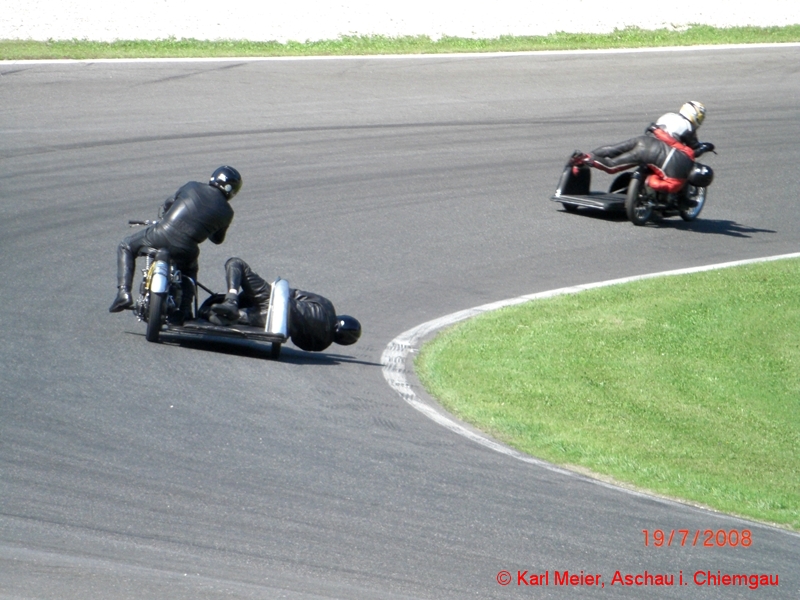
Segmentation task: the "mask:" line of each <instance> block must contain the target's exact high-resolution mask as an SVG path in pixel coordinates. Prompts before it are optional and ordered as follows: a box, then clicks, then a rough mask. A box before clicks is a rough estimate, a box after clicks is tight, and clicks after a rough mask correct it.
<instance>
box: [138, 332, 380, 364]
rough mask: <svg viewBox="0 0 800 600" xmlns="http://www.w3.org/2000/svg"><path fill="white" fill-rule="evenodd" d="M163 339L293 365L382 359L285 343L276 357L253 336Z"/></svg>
mask: <svg viewBox="0 0 800 600" xmlns="http://www.w3.org/2000/svg"><path fill="white" fill-rule="evenodd" d="M127 333H129V334H130V335H137V336H140V337H142V338H143V337H144V334H143V333H137V332H132V331H129V332H127ZM161 343H162V344H163V345H165V346H179V347H181V348H188V349H191V350H199V351H202V352H215V353H217V354H228V355H231V356H240V357H242V358H254V359H256V360H268V361H272V362H284V363H289V364H293V365H320V366H332V365H338V364H341V363H353V364H361V365H367V366H372V367H381V364H380V363H375V362H369V361H364V360H357V359H355V358H354V357H352V356H348V355H344V354H331V353H327V352H305V351H303V350H300V349H298V348H294V347H291V346H286V345H283V346H281V355H280V358H278V359H277V360H274V359H272V358H271V356H270V351H271V350H272V348H271V346H270V344H268V343H263V342H253V341H250V340H231V339H228V338H215V337H212V336H207V337H204V338H194V339H193V338H187V337H182V336H180V335H175V334H169V333H166V332H164V333H162V334H161Z"/></svg>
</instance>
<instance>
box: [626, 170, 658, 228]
mask: <svg viewBox="0 0 800 600" xmlns="http://www.w3.org/2000/svg"><path fill="white" fill-rule="evenodd" d="M641 192H642V180H641V179H637V178H636V177H633V178H631V182H630V184H628V193H627V194H626V196H625V213H626V214H627V215H628V220H630V222H631V223H633V224H634V225H644V224H645V223H647V221H648V220H649V219H650V216H651V215H652V214H653V207H652V206H651V205H650V202H649V201H648V199H647V197H646V196H644V195H643V194H642V193H641Z"/></svg>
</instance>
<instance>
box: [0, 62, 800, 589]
mask: <svg viewBox="0 0 800 600" xmlns="http://www.w3.org/2000/svg"><path fill="white" fill-rule="evenodd" d="M799 74H800V48H797V47H785V48H771V49H770V48H766V49H733V50H715V51H712V50H692V51H688V52H658V53H641V54H626V53H622V54H619V53H617V54H613V53H612V54H583V55H564V54H553V55H544V54H542V55H534V56H528V55H524V56H516V57H505V56H501V57H492V56H485V57H478V58H475V57H447V56H441V57H429V58H422V59H420V58H411V59H408V58H387V59H366V58H365V59H355V60H317V61H263V62H246V61H235V60H233V61H227V62H199V63H198V62H157V63H74V64H58V65H52V64H32V63H0V130H1V131H2V138H0V139H1V140H2V141H0V165H2V168H1V170H0V172H1V173H2V178H1V179H0V206H1V207H2V219H1V220H0V257H1V260H0V289H2V294H1V296H0V297H2V300H3V301H2V303H0V332H2V339H3V342H4V343H3V344H2V346H0V364H2V366H3V367H2V371H1V373H2V374H0V396H2V400H0V478H1V482H0V598H3V599H11V598H14V599H37V600H49V599H58V600H71V599H86V598H102V599H104V600H117V599H127V598H131V599H133V598H137V599H140V598H147V599H150V598H153V599H156V598H165V599H178V600H181V599H203V600H205V599H222V598H225V599H229V598H234V599H239V598H242V599H244V598H247V599H249V598H259V599H260V598H288V599H292V600H295V599H297V600H311V599H320V598H325V599H329V598H341V599H353V600H368V599H369V600H371V599H401V598H402V599H461V598H498V599H506V598H695V597H702V598H712V599H715V598H726V599H727V598H759V599H773V598H797V597H798V596H800V568H799V567H798V565H799V564H800V537H799V536H797V535H794V534H790V533H786V532H783V531H779V530H776V529H773V528H769V527H766V526H762V525H757V524H753V523H748V522H744V521H741V520H737V519H733V518H730V517H726V516H724V515H719V514H715V513H712V512H709V511H704V510H700V509H696V508H693V507H688V506H682V505H678V504H675V503H670V502H664V501H660V500H657V499H653V498H647V497H643V496H637V495H633V494H630V493H627V492H625V491H622V490H618V489H614V488H610V487H606V486H601V485H598V484H596V483H592V482H589V481H586V480H584V479H582V478H579V477H572V476H567V475H562V474H559V473H556V472H553V471H549V470H547V469H543V468H540V467H537V466H535V465H530V464H525V463H523V462H521V461H518V460H514V459H513V458H510V457H508V456H504V455H501V454H498V453H495V452H492V451H490V450H488V449H486V448H484V447H482V446H479V445H477V444H475V443H473V442H470V441H469V440H466V439H464V438H462V437H459V436H457V435H455V434H453V433H450V432H448V431H446V430H444V429H443V428H441V427H439V426H438V425H436V424H434V423H433V422H432V421H430V420H428V419H426V418H425V417H424V416H423V415H421V414H420V413H419V412H417V411H415V410H413V409H412V408H411V407H409V406H408V405H407V404H406V403H405V402H403V400H402V399H401V398H400V397H399V396H398V395H397V394H396V393H395V392H394V391H393V390H391V389H390V388H389V387H388V385H387V384H386V382H385V380H384V378H383V376H382V373H381V366H380V357H381V353H382V352H383V350H384V348H385V346H386V345H387V344H388V343H389V341H390V340H392V339H393V338H394V337H395V336H396V335H398V334H399V333H401V332H403V331H405V330H407V329H410V328H411V327H413V326H415V325H417V324H419V323H422V322H424V321H428V320H430V319H433V318H436V317H440V316H443V315H446V314H449V313H452V312H454V311H457V310H461V309H465V308H469V307H472V306H476V305H480V304H485V303H487V302H491V301H495V300H502V299H505V298H510V297H514V296H519V295H522V294H529V293H533V292H537V291H543V290H548V289H552V288H557V287H563V286H567V285H573V284H580V283H588V282H591V281H600V280H605V279H611V278H618V277H624V276H630V275H637V274H642V273H647V272H653V271H662V270H667V269H673V268H681V267H691V266H698V265H705V264H712V263H719V262H725V261H731V260H737V259H746V258H755V257H761V256H770V255H776V254H784V253H790V252H796V251H798V241H799V240H800V224H799V222H798V219H797V217H796V207H797V190H798V185H799V184H800V175H798V173H799V172H800V171H799V170H798V168H797V165H798V164H800V146H798V143H797V140H798V138H800V76H799ZM687 99H698V100H701V101H703V102H704V103H706V105H707V106H708V108H709V114H708V119H707V121H706V124H705V125H704V127H703V129H702V130H701V133H702V135H701V137H702V138H704V139H707V140H709V141H713V142H714V143H716V144H717V147H718V150H719V155H718V156H711V157H710V158H709V159H708V160H707V161H706V162H708V164H710V165H711V166H712V167H713V168H714V170H715V172H716V180H715V182H714V185H713V186H712V188H711V189H710V193H709V200H708V203H707V205H706V208H705V210H704V212H703V213H702V215H701V217H700V219H699V220H698V221H697V222H694V223H691V224H686V223H684V222H682V221H680V220H679V219H670V220H667V221H664V222H662V223H661V224H659V225H655V226H647V227H634V226H633V225H631V224H630V223H627V222H626V221H624V220H623V219H620V218H615V217H607V216H601V215H597V214H591V213H582V214H578V215H573V214H567V213H566V212H564V211H563V210H562V209H561V208H560V206H559V205H558V204H555V203H553V202H550V201H549V200H548V198H549V196H550V195H551V194H552V192H553V189H554V187H555V185H556V182H557V180H558V176H559V174H560V171H561V168H562V166H563V164H564V161H565V159H566V157H567V156H568V155H569V154H570V153H571V152H572V151H573V150H574V149H576V148H579V149H581V150H590V149H592V148H594V147H596V146H599V145H601V144H604V143H609V142H613V141H619V140H622V139H625V138H627V137H631V136H634V135H638V134H640V133H641V132H642V131H643V129H644V127H645V125H647V123H649V122H650V121H652V120H653V119H655V118H656V117H657V116H658V115H659V114H660V113H662V112H665V111H667V110H674V109H676V108H677V107H678V106H679V105H680V103H681V102H683V101H685V100H687ZM224 163H228V164H232V165H234V166H236V167H237V168H238V169H239V170H240V171H241V172H242V174H243V176H244V181H245V184H244V187H243V189H242V192H241V193H240V194H239V196H237V197H236V198H235V199H234V201H233V207H234V209H235V211H236V217H235V219H234V223H233V226H232V227H231V229H230V231H229V234H228V239H227V241H226V242H225V243H224V244H223V245H222V246H220V247H214V246H212V245H211V244H208V243H207V244H204V245H203V247H202V252H201V259H200V268H201V270H200V280H201V281H202V282H203V283H205V284H206V285H208V286H211V287H212V288H215V289H220V288H221V287H222V286H223V283H224V279H223V271H222V265H223V263H224V260H225V259H226V258H227V257H229V256H233V255H238V256H241V257H243V258H245V259H246V260H247V261H248V262H250V263H251V264H252V265H253V267H254V268H255V269H256V270H257V271H259V272H260V273H261V274H262V275H264V276H266V277H269V278H272V277H275V276H277V275H280V276H282V277H284V278H286V279H288V280H289V282H290V284H291V285H292V286H295V287H299V288H302V289H307V290H311V291H314V292H318V293H321V294H323V295H325V296H327V297H329V298H331V299H332V300H333V302H334V304H335V305H336V307H337V309H338V310H339V311H340V312H342V313H348V314H352V315H354V316H356V317H357V318H358V319H359V320H361V322H362V324H363V327H364V335H363V337H362V339H361V341H360V342H359V343H358V344H357V345H355V346H350V347H337V346H333V347H331V348H329V349H328V350H327V351H325V352H323V353H319V354H310V353H305V352H301V351H299V350H297V349H295V348H293V347H292V346H291V345H287V346H286V347H285V348H284V351H283V355H282V358H281V360H280V361H278V362H274V361H271V360H269V358H268V354H269V348H268V347H266V348H261V347H259V346H258V345H254V344H244V345H241V344H230V343H218V344H207V343H203V344H198V343H194V344H187V343H181V342H180V340H178V339H175V338H170V337H168V336H167V337H166V343H164V344H158V345H155V344H148V343H147V342H146V341H145V339H144V325H143V324H141V323H137V322H136V321H135V319H133V318H132V317H131V316H130V315H128V314H123V315H110V314H109V313H108V312H107V309H108V306H109V304H110V303H111V301H112V299H113V297H114V293H115V283H116V281H115V251H116V246H117V244H118V243H119V241H120V240H121V239H122V238H123V237H124V236H126V235H128V234H129V233H130V232H131V230H129V229H128V228H127V225H126V222H127V220H128V219H133V218H154V217H155V213H156V208H157V206H158V204H159V203H160V202H161V201H162V200H163V199H164V198H165V197H166V196H167V195H169V194H171V193H172V192H174V190H175V189H177V188H178V187H179V186H180V185H182V184H183V183H185V182H186V181H187V180H191V179H196V180H205V178H207V177H208V175H209V174H210V173H211V171H212V170H213V169H214V168H215V167H217V166H218V165H220V164H224ZM603 177H605V176H603V175H596V182H597V185H598V186H602V185H603V182H604V181H605V182H606V183H607V181H606V180H604V179H603ZM609 181H610V178H609ZM731 435H735V432H731ZM657 528H661V529H667V530H669V529H689V530H691V531H692V532H694V531H696V530H706V529H711V530H714V531H716V530H718V529H725V530H730V529H738V530H742V529H744V528H749V529H751V530H752V536H753V538H752V539H753V544H752V546H751V547H750V548H741V547H738V548H707V547H702V546H700V545H698V546H695V547H690V546H688V545H687V546H686V547H677V546H672V547H670V548H655V547H652V546H650V547H647V548H646V547H644V544H643V535H642V530H643V529H648V530H654V529H657ZM503 570H506V571H508V572H509V573H510V574H511V577H512V583H511V584H510V585H508V586H501V585H499V584H498V583H497V581H496V577H497V576H498V573H499V572H501V571H503ZM526 570H527V571H528V574H529V575H530V574H533V573H544V572H545V571H547V572H548V573H549V577H550V580H549V583H550V585H548V586H546V587H541V588H532V587H527V586H524V585H519V584H518V581H517V572H518V571H520V572H523V571H526ZM566 570H568V571H569V572H570V573H576V574H580V572H581V571H584V572H585V573H591V574H601V575H602V582H604V583H605V587H600V586H586V585H584V586H556V585H554V573H555V571H559V572H563V571H566ZM616 571H620V573H621V574H626V573H631V574H636V573H644V572H645V571H647V572H648V573H649V574H654V573H655V574H671V575H673V577H674V578H675V583H676V585H674V586H671V587H669V586H646V587H644V586H630V587H626V586H620V585H619V584H616V585H613V586H612V585H611V582H612V578H613V576H614V574H615V572H616ZM697 571H703V572H707V571H710V572H711V573H712V574H714V575H716V574H717V572H718V571H719V572H720V573H723V574H724V573H730V574H734V573H745V574H752V573H763V574H772V575H773V576H774V575H777V576H778V577H779V586H778V587H760V588H759V589H757V590H751V589H748V588H746V587H736V588H734V587H729V586H728V587H725V586H711V587H703V588H702V589H700V588H698V586H696V585H695V584H694V583H693V582H692V577H693V575H694V573H695V572H697ZM681 572H682V573H683V576H684V580H685V581H686V582H687V585H684V586H679V585H677V583H678V581H679V580H678V577H679V575H680V573H681Z"/></svg>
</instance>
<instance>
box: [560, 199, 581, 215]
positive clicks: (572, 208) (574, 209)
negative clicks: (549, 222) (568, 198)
mask: <svg viewBox="0 0 800 600" xmlns="http://www.w3.org/2000/svg"><path fill="white" fill-rule="evenodd" d="M561 206H563V207H564V210H565V211H567V212H568V213H576V212H578V205H577V204H568V203H567V202H562V203H561Z"/></svg>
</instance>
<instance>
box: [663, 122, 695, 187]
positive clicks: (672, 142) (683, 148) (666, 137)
mask: <svg viewBox="0 0 800 600" xmlns="http://www.w3.org/2000/svg"><path fill="white" fill-rule="evenodd" d="M653 135H654V136H655V138H656V139H657V140H660V141H662V142H664V143H665V144H667V145H668V146H670V147H672V148H675V149H676V150H679V151H680V152H683V153H684V154H685V155H686V156H688V157H689V158H691V159H692V160H694V150H692V149H691V148H689V146H687V145H686V144H681V143H680V142H679V141H678V140H676V139H675V138H674V137H672V136H671V135H670V134H668V133H667V132H666V131H664V130H663V129H661V128H659V127H656V128H655V129H653ZM653 189H655V188H653Z"/></svg>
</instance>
